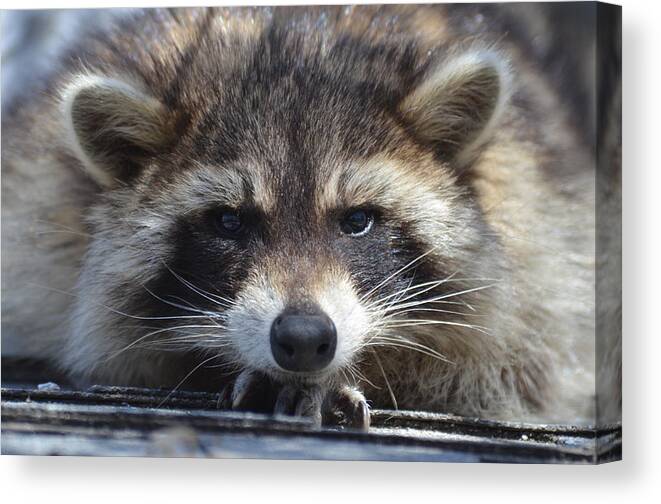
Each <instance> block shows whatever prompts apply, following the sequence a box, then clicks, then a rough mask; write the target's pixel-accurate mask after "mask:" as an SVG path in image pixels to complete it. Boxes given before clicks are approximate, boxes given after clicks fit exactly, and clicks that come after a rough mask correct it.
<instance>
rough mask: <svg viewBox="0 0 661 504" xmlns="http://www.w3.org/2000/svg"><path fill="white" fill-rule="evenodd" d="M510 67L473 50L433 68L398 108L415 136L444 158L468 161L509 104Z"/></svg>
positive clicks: (493, 56) (493, 53)
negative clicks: (504, 107) (432, 147)
mask: <svg viewBox="0 0 661 504" xmlns="http://www.w3.org/2000/svg"><path fill="white" fill-rule="evenodd" d="M508 84H509V73H508V64H507V61H506V59H505V58H504V57H503V56H502V55H501V54H499V53H498V52H496V51H491V50H473V51H469V52H466V53H463V54H461V55H458V56H454V57H450V58H448V59H445V60H444V61H442V62H440V63H437V64H436V65H434V66H433V67H432V68H431V69H430V70H429V71H428V72H427V74H426V75H425V76H424V77H423V78H422V80H421V82H420V83H419V84H418V86H417V87H416V88H415V89H414V91H413V92H412V93H411V94H409V95H408V96H407V97H406V98H405V99H404V100H403V101H402V103H401V106H400V110H401V112H402V113H403V115H404V117H405V118H406V120H407V121H408V122H409V123H410V124H411V126H412V130H413V132H414V134H415V135H416V136H417V137H418V138H419V139H421V140H422V141H424V142H425V143H429V144H431V145H433V146H434V147H435V148H436V149H437V150H438V152H439V153H440V154H441V155H442V156H443V157H445V158H447V159H450V160H453V161H455V162H457V163H459V164H462V163H466V162H468V161H469V160H470V159H471V157H472V156H473V155H474V154H475V152H476V150H477V148H478V147H480V146H481V145H482V144H483V143H484V142H485V141H486V140H488V139H489V136H490V134H491V133H492V129H493V126H494V125H495V124H496V123H497V121H498V118H499V116H500V114H501V112H502V110H503V105H504V104H505V102H506V101H507V95H508V87H509V86H508Z"/></svg>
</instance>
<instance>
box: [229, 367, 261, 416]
mask: <svg viewBox="0 0 661 504" xmlns="http://www.w3.org/2000/svg"><path fill="white" fill-rule="evenodd" d="M256 381H257V377H256V376H255V374H253V373H251V372H250V371H244V372H243V373H241V374H240V375H239V376H238V377H237V379H236V381H235V382H234V387H233V388H232V395H231V399H232V409H240V408H241V407H242V406H243V405H244V403H245V399H246V397H247V396H248V393H249V392H250V390H251V389H252V388H253V387H254V385H255V382H256Z"/></svg>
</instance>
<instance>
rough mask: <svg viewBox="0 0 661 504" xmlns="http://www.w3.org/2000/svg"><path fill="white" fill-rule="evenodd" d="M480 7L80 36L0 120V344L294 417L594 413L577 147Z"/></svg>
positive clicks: (576, 137)
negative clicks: (398, 412)
mask: <svg viewBox="0 0 661 504" xmlns="http://www.w3.org/2000/svg"><path fill="white" fill-rule="evenodd" d="M493 12H495V8H494V7H471V8H470V9H469V8H466V7H461V6H452V5H442V6H406V7H402V6H381V7H378V6H356V7H323V8H322V7H319V8H299V7H276V8H200V9H197V8H184V9H170V10H161V9H157V10H145V11H140V12H138V13H132V14H131V15H130V16H128V17H127V18H125V19H122V20H120V21H118V22H117V24H116V25H115V26H114V27H113V28H111V29H108V30H102V31H100V32H99V33H96V34H93V35H92V36H90V37H89V38H86V39H85V40H84V41H82V42H81V43H80V45H78V46H76V47H75V48H74V49H72V51H71V53H69V54H67V55H65V56H63V57H62V58H61V59H60V61H59V62H58V66H59V70H58V71H57V72H56V73H55V74H54V75H52V76H51V77H50V78H49V80H48V81H47V82H46V83H45V84H44V86H43V89H42V90H41V92H40V93H35V94H33V95H31V96H28V97H26V98H24V99H23V100H22V101H20V102H18V104H17V105H16V106H14V107H12V110H11V111H10V112H9V113H8V114H5V118H4V122H3V129H2V132H3V135H2V296H3V299H2V335H3V349H4V350H6V351H11V352H15V353H27V354H30V355H36V356H39V357H45V358H48V359H50V360H52V361H53V362H55V363H57V365H58V366H60V368H61V369H63V370H64V371H66V372H67V373H68V375H69V376H70V377H71V378H72V380H74V382H75V383H77V384H79V385H81V386H84V385H85V384H91V383H108V384H116V385H127V386H149V387H167V388H170V389H172V388H179V387H185V388H196V389H204V390H213V391H215V392H217V391H221V395H220V397H221V403H222V405H224V406H226V407H231V408H235V409H255V410H259V411H268V412H273V413H276V414H295V415H303V416H309V417H311V418H313V419H314V420H315V421H316V422H317V423H319V422H321V421H322V420H323V421H324V422H325V423H331V422H335V421H337V422H345V423H347V424H348V425H351V426H354V427H358V428H367V427H368V426H369V415H370V413H369V410H370V408H383V407H394V408H399V409H417V410H420V409H422V410H429V411H438V412H445V413H455V414H459V415H469V416H478V417H484V418H494V419H506V420H518V421H544V422H550V421H563V422H594V415H595V407H594V404H595V398H594V394H595V349H594V334H595V333H594V331H595V315H594V314H595V292H594V286H595V251H594V244H595V211H594V208H595V206H594V205H595V200H594V194H595V160H594V156H593V153H592V151H591V150H590V148H589V145H588V144H587V143H586V142H585V141H584V140H583V139H582V136H581V134H580V132H579V131H578V129H577V127H576V125H575V123H574V122H573V121H574V118H572V116H571V114H570V110H569V108H568V107H567V106H566V102H565V101H563V100H562V98H561V97H560V96H559V94H558V93H557V89H556V88H554V87H553V85H552V83H551V81H550V80H549V79H548V78H547V77H546V76H545V74H544V73H543V72H542V71H541V70H540V69H539V68H538V67H536V66H535V64H534V62H532V61H530V59H528V58H527V57H526V51H525V48H524V47H523V46H522V44H518V43H516V41H515V40H514V39H512V38H507V37H504V36H503V33H504V31H500V30H499V28H498V27H499V25H498V24H497V22H496V16H495V15H492V14H493Z"/></svg>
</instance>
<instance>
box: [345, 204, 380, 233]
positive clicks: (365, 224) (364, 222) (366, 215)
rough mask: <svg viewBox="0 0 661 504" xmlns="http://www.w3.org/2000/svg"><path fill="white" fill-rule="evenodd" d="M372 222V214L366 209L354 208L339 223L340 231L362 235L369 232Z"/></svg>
mask: <svg viewBox="0 0 661 504" xmlns="http://www.w3.org/2000/svg"><path fill="white" fill-rule="evenodd" d="M372 224H374V215H373V214H372V212H369V211H367V210H354V211H352V212H351V213H349V214H348V215H346V216H345V217H344V219H343V220H342V222H341V223H340V228H341V229H342V232H343V233H345V234H348V235H351V236H363V235H366V234H367V233H369V230H370V229H372Z"/></svg>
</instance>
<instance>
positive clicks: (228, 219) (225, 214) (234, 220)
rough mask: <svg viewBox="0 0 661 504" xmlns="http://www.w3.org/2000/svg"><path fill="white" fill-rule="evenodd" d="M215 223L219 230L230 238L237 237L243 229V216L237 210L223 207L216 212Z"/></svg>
mask: <svg viewBox="0 0 661 504" xmlns="http://www.w3.org/2000/svg"><path fill="white" fill-rule="evenodd" d="M215 224H216V227H217V228H218V231H220V233H221V234H222V235H223V236H226V237H228V238H236V237H238V236H239V235H240V234H241V232H242V231H243V223H242V222H241V216H240V215H239V213H238V212H237V211H236V210H232V209H228V208H226V209H222V210H219V211H218V212H217V213H216V216H215Z"/></svg>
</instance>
